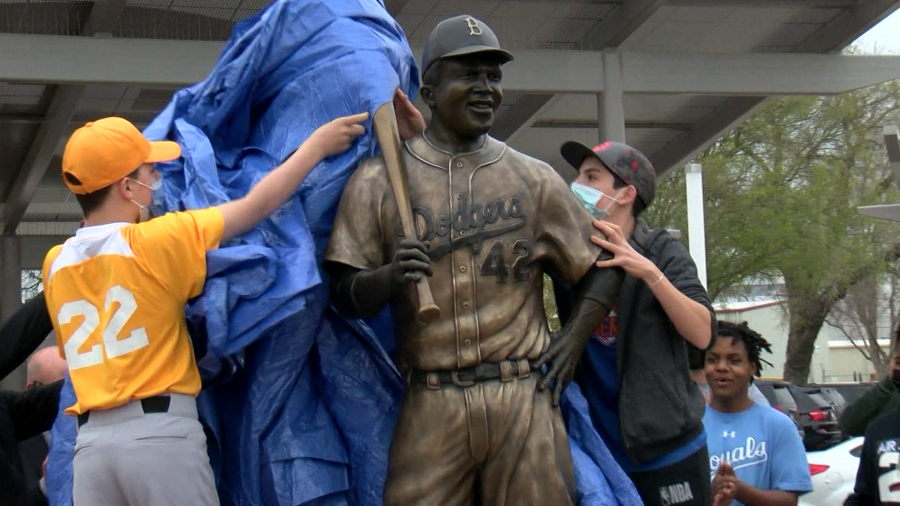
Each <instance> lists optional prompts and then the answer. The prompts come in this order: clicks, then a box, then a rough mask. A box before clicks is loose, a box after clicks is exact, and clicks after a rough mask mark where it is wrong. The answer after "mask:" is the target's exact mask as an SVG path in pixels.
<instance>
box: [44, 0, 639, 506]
mask: <svg viewBox="0 0 900 506" xmlns="http://www.w3.org/2000/svg"><path fill="white" fill-rule="evenodd" d="M418 86H419V81H418V69H417V67H416V63H415V60H414V59H413V56H412V54H411V52H410V49H409V46H408V43H407V41H406V38H405V35H404V34H403V31H402V29H401V28H400V26H399V25H398V24H397V23H396V21H394V20H393V18H391V17H390V16H389V15H388V13H387V12H386V10H385V9H384V6H383V4H382V3H381V1H379V0H344V1H341V2H333V1H326V0H276V1H275V2H274V3H272V4H271V5H270V6H269V7H267V8H266V10H264V11H263V12H262V13H261V14H259V15H257V16H256V17H254V18H251V19H248V20H246V21H244V22H242V23H240V24H239V25H237V26H236V27H235V30H234V33H233V35H232V37H231V39H230V40H229V41H228V43H227V45H226V47H225V49H224V51H223V54H222V55H221V57H220V58H219V60H218V62H217V63H216V65H215V67H214V69H213V70H212V72H211V74H210V76H209V77H208V78H207V79H206V80H205V81H203V82H201V83H198V84H196V85H194V86H192V87H190V88H187V89H183V90H181V91H179V92H178V93H176V94H175V96H174V97H173V100H172V102H171V103H170V104H169V105H168V106H167V107H166V108H165V109H164V110H163V111H162V113H161V114H160V115H159V116H158V117H157V118H156V120H154V121H153V123H152V124H151V125H150V126H149V127H148V128H147V129H146V130H145V134H146V135H147V136H148V137H149V138H151V139H163V138H168V139H173V140H176V141H177V142H178V143H179V144H180V145H181V146H182V150H183V155H184V156H183V158H182V159H181V160H179V161H177V162H175V163H170V164H163V165H160V166H159V169H160V171H161V172H162V174H163V177H164V189H163V192H162V194H161V195H160V196H159V200H158V201H157V202H156V203H155V207H156V208H157V211H158V212H162V211H173V210H182V209H196V208H202V207H207V206H210V205H216V204H219V203H222V202H226V201H228V200H231V199H234V198H238V197H240V196H242V195H244V194H246V193H247V191H248V190H249V188H250V187H251V186H252V185H253V184H254V183H255V182H256V181H258V180H259V179H260V178H261V177H262V176H263V175H265V174H266V173H268V172H269V171H271V170H272V169H273V168H275V167H276V166H277V165H278V163H279V162H280V161H281V160H284V159H285V158H286V157H287V156H289V155H290V153H291V152H292V151H293V150H294V149H296V147H297V146H299V145H300V144H301V143H302V141H303V140H304V139H306V138H307V137H308V136H309V135H310V134H311V133H312V132H313V131H314V129H315V128H317V127H318V126H320V125H322V124H324V123H325V122H327V121H329V120H331V119H334V118H336V117H338V116H345V115H349V114H354V113H357V112H361V111H369V112H370V113H374V111H375V109H376V108H377V107H378V106H379V105H381V104H383V103H385V102H387V101H389V100H390V99H391V97H392V95H393V93H394V90H395V89H396V88H397V87H400V88H401V89H403V90H404V91H405V92H406V93H407V94H408V95H409V96H411V97H414V96H415V94H416V93H417V92H418ZM368 127H369V128H371V121H370V122H369V124H368ZM375 150H376V141H375V138H374V135H372V134H371V132H369V133H367V134H366V135H365V136H363V137H361V138H360V139H359V141H358V142H357V143H356V144H355V145H354V147H353V148H351V150H350V151H349V152H347V153H345V154H343V155H340V156H337V157H332V158H330V159H327V160H326V161H324V162H323V163H322V164H320V165H319V166H318V167H316V169H315V170H314V171H313V172H312V173H310V175H309V176H308V177H307V179H306V180H305V181H304V183H303V184H302V185H301V187H300V188H299V190H298V191H297V193H296V195H295V196H294V197H293V198H292V199H291V200H290V201H289V202H288V203H286V204H285V205H284V206H282V207H281V208H280V209H279V211H278V212H276V213H275V215H274V216H273V217H272V218H271V219H269V220H267V221H265V222H264V223H262V224H260V225H259V226H258V227H256V229H255V230H254V231H253V232H251V233H248V234H246V235H245V236H242V237H241V238H239V239H237V240H234V241H231V242H230V243H228V244H223V245H222V247H221V248H220V249H218V250H216V251H213V252H210V253H209V254H208V256H207V262H208V275H207V282H206V286H205V288H204V292H203V294H202V295H201V296H200V297H199V298H198V299H196V300H194V301H192V302H191V303H190V305H189V307H188V308H187V310H186V316H187V319H188V323H189V326H190V328H191V333H192V338H193V340H194V342H195V347H196V348H197V355H198V357H202V358H201V360H200V364H201V373H202V375H203V376H204V380H205V386H204V389H203V391H202V392H201V395H200V397H199V399H198V405H199V409H200V413H201V418H202V420H203V422H204V425H205V426H206V427H207V428H208V430H207V434H208V439H209V447H210V460H211V463H212V464H213V467H214V470H215V473H216V478H217V481H218V487H219V493H220V497H221V500H222V503H223V504H226V505H231V504H234V505H260V504H278V505H295V504H304V505H306V504H309V505H331V504H358V505H378V504H381V495H382V489H383V484H384V478H385V474H386V471H387V452H388V448H389V445H390V438H391V432H392V430H393V426H394V421H395V418H396V412H397V409H398V407H399V401H400V396H401V394H402V382H401V377H400V374H399V372H398V371H397V368H396V365H395V363H394V361H393V359H392V351H393V340H392V329H391V324H390V319H389V315H388V314H387V310H386V311H385V312H384V313H383V314H382V315H380V316H379V317H377V318H374V319H372V320H370V321H365V322H364V321H359V320H345V319H343V318H341V317H340V316H338V315H337V313H336V312H335V311H334V310H333V308H332V307H331V305H330V302H329V300H328V288H327V279H325V277H324V274H323V273H322V272H321V271H320V269H319V265H320V263H321V260H322V256H323V254H324V250H325V247H326V245H327V242H328V237H329V234H330V232H331V226H332V222H333V220H334V214H335V212H336V208H337V204H338V201H339V199H340V195H341V192H342V191H343V188H344V185H345V183H346V181H347V179H348V177H349V176H350V174H351V173H352V171H353V169H354V168H355V167H356V166H357V165H358V164H359V163H360V162H362V161H363V160H365V159H366V158H369V157H370V156H372V155H374V154H375ZM572 394H573V391H571V390H570V392H568V393H567V395H568V396H571V395H572ZM71 395H72V393H71V389H70V388H69V387H68V386H67V389H66V391H65V393H64V396H63V399H64V400H63V403H64V405H66V404H70V402H68V401H70V400H71ZM574 395H575V397H576V399H577V398H580V393H578V392H577V391H575V392H574ZM580 402H582V403H583V402H584V401H583V398H581V401H580ZM566 406H568V407H569V408H572V406H575V408H573V409H577V408H579V407H581V408H583V406H581V405H580V404H578V403H577V402H575V403H571V402H570V403H569V404H567V405H566ZM582 415H583V417H582V419H581V421H582V422H583V421H584V419H585V418H584V417H585V416H586V415H584V414H583V413H582ZM586 420H587V424H588V427H589V426H590V419H589V418H587V419H586ZM74 434H75V430H74V421H73V420H72V418H71V417H66V416H61V417H60V418H59V419H58V420H57V424H56V426H55V427H54V430H53V440H52V444H51V446H52V449H51V457H50V462H49V463H48V473H55V476H54V477H53V478H52V479H51V483H50V489H51V495H52V499H53V501H52V503H53V504H69V501H68V498H70V497H71V455H72V446H73V440H74ZM579 437H582V438H583V436H579V435H578V432H575V433H573V436H572V442H573V448H574V451H573V453H574V454H575V456H576V462H577V466H578V473H577V474H578V485H579V494H580V496H581V497H582V498H583V502H582V504H596V505H605V504H617V503H620V504H639V502H637V503H635V502H634V500H633V499H634V498H636V495H635V493H634V489H633V487H630V486H623V483H625V484H627V485H630V482H628V480H627V478H625V479H623V477H624V474H621V470H620V469H619V468H618V466H616V464H615V463H614V461H613V460H612V458H611V457H610V456H609V453H608V451H607V450H606V447H605V446H603V443H602V441H600V442H599V446H597V440H590V439H584V438H583V439H582V440H578V438H579ZM585 441H587V443H588V444H590V445H593V446H590V447H589V448H588V449H587V450H582V449H580V448H579V445H582V444H585ZM604 452H605V453H604ZM617 497H618V499H619V501H618V502H617V500H616V498H617ZM629 501H630V502H629Z"/></svg>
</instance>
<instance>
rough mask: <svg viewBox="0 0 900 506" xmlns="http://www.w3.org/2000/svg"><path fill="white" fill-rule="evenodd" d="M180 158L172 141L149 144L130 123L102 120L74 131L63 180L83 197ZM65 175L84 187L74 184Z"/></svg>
mask: <svg viewBox="0 0 900 506" xmlns="http://www.w3.org/2000/svg"><path fill="white" fill-rule="evenodd" d="M179 156H181V147H180V146H179V145H178V144H177V143H175V142H171V141H159V142H150V141H149V140H147V138H146V137H144V135H143V134H142V133H141V132H140V131H139V130H138V129H137V128H136V127H135V126H134V125H132V124H131V122H130V121H128V120H126V119H123V118H117V117H110V118H103V119H99V120H97V121H92V122H90V123H87V124H86V125H84V126H83V127H81V128H79V129H78V130H75V133H73V134H72V136H71V137H69V141H68V142H66V149H65V151H63V158H62V171H63V181H65V182H66V186H68V187H69V189H70V190H72V192H73V193H75V194H78V195H84V194H87V193H93V192H95V191H97V190H99V189H101V188H106V187H107V186H109V185H111V184H113V183H115V182H116V181H118V180H120V179H122V178H123V177H125V176H127V175H128V174H131V173H132V172H134V171H135V170H136V169H137V168H138V167H140V166H141V165H142V164H145V163H156V162H168V161H171V160H175V159H177V158H178V157H179ZM66 174H71V175H73V176H75V177H76V178H77V179H78V181H80V183H81V184H77V185H76V184H73V183H72V182H71V181H69V180H68V178H66V177H65V175H66Z"/></svg>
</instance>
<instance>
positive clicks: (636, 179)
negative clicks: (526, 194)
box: [559, 141, 657, 207]
mask: <svg viewBox="0 0 900 506" xmlns="http://www.w3.org/2000/svg"><path fill="white" fill-rule="evenodd" d="M559 152H560V154H561V155H562V157H563V158H565V159H566V161H567V162H569V165H571V166H572V167H574V168H575V170H579V169H580V168H581V164H582V163H584V160H585V159H587V158H589V157H593V158H596V159H598V160H600V161H601V162H603V165H605V166H606V168H607V169H609V171H610V172H612V173H613V174H615V175H617V176H619V177H620V178H622V180H623V181H625V183H627V184H630V185H631V186H634V188H635V189H636V190H637V196H638V198H639V199H641V201H642V202H643V203H644V207H650V203H651V202H653V198H654V197H655V196H656V179H657V178H656V169H654V168H653V164H651V163H650V160H648V159H647V157H646V156H644V153H641V152H640V151H639V150H637V149H635V148H633V147H631V146H629V145H628V144H624V143H621V142H612V141H606V142H604V143H603V144H600V145H597V146H594V147H593V148H589V147H587V146H585V145H584V144H581V143H580V142H575V141H569V142H567V143H565V144H563V145H562V147H561V148H560V149H559Z"/></svg>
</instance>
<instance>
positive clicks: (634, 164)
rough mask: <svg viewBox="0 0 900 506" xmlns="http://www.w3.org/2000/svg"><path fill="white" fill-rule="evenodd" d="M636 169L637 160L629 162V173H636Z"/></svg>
mask: <svg viewBox="0 0 900 506" xmlns="http://www.w3.org/2000/svg"><path fill="white" fill-rule="evenodd" d="M637 168H638V161H637V160H631V172H634V171H636V170H637Z"/></svg>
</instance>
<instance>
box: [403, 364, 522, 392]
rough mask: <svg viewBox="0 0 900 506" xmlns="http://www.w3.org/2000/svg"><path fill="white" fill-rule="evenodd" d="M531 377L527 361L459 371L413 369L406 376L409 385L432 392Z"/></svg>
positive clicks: (484, 365) (480, 365) (486, 365)
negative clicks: (422, 387) (485, 382)
mask: <svg viewBox="0 0 900 506" xmlns="http://www.w3.org/2000/svg"><path fill="white" fill-rule="evenodd" d="M529 376H531V364H530V363H529V362H528V359H525V358H523V359H521V360H516V361H512V360H504V361H502V362H497V363H491V364H487V363H482V364H478V365H476V366H475V367H470V368H467V369H459V370H456V371H421V370H418V369H413V370H411V371H410V372H409V375H408V376H407V381H408V382H409V384H410V385H413V384H419V385H421V384H424V385H425V386H426V387H427V388H429V389H432V390H440V388H441V386H442V385H443V386H450V385H455V386H457V387H461V388H465V387H470V386H472V385H474V384H476V383H480V382H482V381H490V380H496V379H499V380H500V381H504V382H506V381H512V380H513V379H514V378H519V379H524V378H527V377H529Z"/></svg>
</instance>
